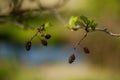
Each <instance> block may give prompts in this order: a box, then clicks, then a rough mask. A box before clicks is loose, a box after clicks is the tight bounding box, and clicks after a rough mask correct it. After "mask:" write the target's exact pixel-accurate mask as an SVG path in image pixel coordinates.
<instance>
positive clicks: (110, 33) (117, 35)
mask: <svg viewBox="0 0 120 80" xmlns="http://www.w3.org/2000/svg"><path fill="white" fill-rule="evenodd" d="M95 31H102V32H105V33H107V34H109V35H110V36H113V37H120V34H116V33H112V32H111V31H109V30H108V29H107V28H96V29H95Z"/></svg>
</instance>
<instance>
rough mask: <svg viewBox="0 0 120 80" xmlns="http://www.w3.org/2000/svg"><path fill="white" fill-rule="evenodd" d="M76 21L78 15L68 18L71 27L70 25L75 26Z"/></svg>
mask: <svg viewBox="0 0 120 80" xmlns="http://www.w3.org/2000/svg"><path fill="white" fill-rule="evenodd" d="M77 21H78V17H76V16H72V17H71V18H70V20H69V25H70V26H71V27H72V26H75V25H76V23H77Z"/></svg>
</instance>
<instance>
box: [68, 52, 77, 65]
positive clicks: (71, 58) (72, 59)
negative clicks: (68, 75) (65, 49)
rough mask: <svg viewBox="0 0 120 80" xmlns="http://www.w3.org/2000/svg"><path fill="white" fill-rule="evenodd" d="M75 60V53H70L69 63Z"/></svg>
mask: <svg viewBox="0 0 120 80" xmlns="http://www.w3.org/2000/svg"><path fill="white" fill-rule="evenodd" d="M74 61H75V55H74V54H72V55H71V56H70V57H69V61H68V62H69V63H70V64H71V63H73V62H74Z"/></svg>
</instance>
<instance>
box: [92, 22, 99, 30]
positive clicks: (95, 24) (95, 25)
mask: <svg viewBox="0 0 120 80" xmlns="http://www.w3.org/2000/svg"><path fill="white" fill-rule="evenodd" d="M97 25H98V24H97V23H94V24H93V25H91V29H92V30H93V31H95V29H96V27H97Z"/></svg>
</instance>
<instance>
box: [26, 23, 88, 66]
mask: <svg viewBox="0 0 120 80" xmlns="http://www.w3.org/2000/svg"><path fill="white" fill-rule="evenodd" d="M44 31H45V25H44V24H43V25H41V26H40V27H38V28H37V32H36V33H35V34H34V35H33V36H32V38H31V39H30V40H29V41H27V43H26V50H27V51H30V49H31V46H32V40H33V39H34V38H35V37H38V38H39V39H40V41H41V44H42V45H43V46H47V45H48V42H47V40H48V39H50V38H51V35H50V34H47V33H45V32H44ZM74 50H76V48H74ZM83 50H84V52H85V53H86V54H89V53H90V51H89V49H88V48H87V47H84V48H83ZM75 59H76V57H75V54H74V53H73V54H71V55H70V57H69V59H68V63H70V64H71V63H73V62H74V61H75Z"/></svg>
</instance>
